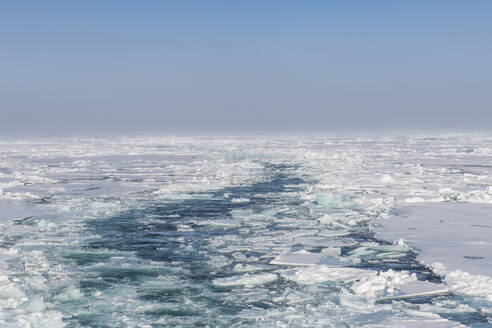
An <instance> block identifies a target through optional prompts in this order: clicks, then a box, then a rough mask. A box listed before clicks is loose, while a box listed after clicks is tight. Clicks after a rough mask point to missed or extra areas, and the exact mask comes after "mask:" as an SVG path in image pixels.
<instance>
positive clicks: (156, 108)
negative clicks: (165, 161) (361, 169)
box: [0, 1, 492, 135]
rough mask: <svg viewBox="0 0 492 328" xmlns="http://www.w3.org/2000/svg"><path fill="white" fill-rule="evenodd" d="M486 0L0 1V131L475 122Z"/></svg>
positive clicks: (479, 116) (485, 48)
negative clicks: (369, 0)
mask: <svg viewBox="0 0 492 328" xmlns="http://www.w3.org/2000/svg"><path fill="white" fill-rule="evenodd" d="M491 9H492V2H489V1H474V2H462V1H433V2H426V1H412V2H392V1H371V2H363V1H350V2H343V3H342V2H321V1H313V2H303V3H300V2H293V1H286V2H276V1H273V2H268V3H266V2H260V1H251V2H247V3H238V2H227V1H208V2H193V1H190V2H168V3H161V2H157V1H149V2H145V3H132V2H125V1H122V2H119V1H118V2H117V1H108V2H104V3H98V2H91V1H88V2H72V3H66V2H61V1H54V2H49V3H39V2H29V1H27V2H12V3H3V4H1V5H0V12H1V14H0V15H1V19H0V35H1V38H2V49H3V51H2V52H0V70H1V71H2V75H1V77H0V114H1V116H2V119H1V120H0V135H9V134H10V135H17V134H21V135H25V134H36V135H37V134H40V135H66V134H84V133H88V134H122V133H206V132H213V133H230V132H238V133H248V132H258V133H260V132H261V133H266V132H287V131H294V132H295V131H297V132H300V131H341V130H343V131H348V130H368V131H371V130H399V129H400V130H415V129H417V130H420V129H423V130H429V129H436V130H475V129H477V130H483V129H489V127H490V126H491V125H492V110H491V109H490V104H491V101H492V92H491V90H490V86H491V85H492V65H491V63H490V58H492V38H491V35H492V33H491V32H492V20H491V19H490V18H491V17H490V13H491Z"/></svg>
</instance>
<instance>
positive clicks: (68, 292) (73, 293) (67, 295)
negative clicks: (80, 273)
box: [57, 285, 84, 302]
mask: <svg viewBox="0 0 492 328" xmlns="http://www.w3.org/2000/svg"><path fill="white" fill-rule="evenodd" d="M83 297H84V294H82V292H81V291H80V289H78V288H77V287H75V286H74V285H70V286H68V287H67V288H66V289H65V290H64V291H63V293H61V294H60V295H58V296H57V299H58V300H60V301H62V302H68V301H74V300H79V299H81V298H83Z"/></svg>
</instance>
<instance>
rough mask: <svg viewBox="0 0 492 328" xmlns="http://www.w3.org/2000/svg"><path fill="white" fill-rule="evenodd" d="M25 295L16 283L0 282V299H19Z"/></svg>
mask: <svg viewBox="0 0 492 328" xmlns="http://www.w3.org/2000/svg"><path fill="white" fill-rule="evenodd" d="M24 296H26V295H25V294H24V292H23V291H22V290H21V289H20V288H19V287H17V285H16V284H13V283H9V282H5V281H2V283H1V284H0V299H9V298H15V299H19V298H22V297H24Z"/></svg>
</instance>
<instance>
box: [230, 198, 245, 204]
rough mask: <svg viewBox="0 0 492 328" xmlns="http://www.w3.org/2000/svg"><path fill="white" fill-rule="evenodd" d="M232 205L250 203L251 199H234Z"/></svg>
mask: <svg viewBox="0 0 492 328" xmlns="http://www.w3.org/2000/svg"><path fill="white" fill-rule="evenodd" d="M231 203H249V198H233V199H231Z"/></svg>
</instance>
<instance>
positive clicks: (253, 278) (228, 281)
mask: <svg viewBox="0 0 492 328" xmlns="http://www.w3.org/2000/svg"><path fill="white" fill-rule="evenodd" d="M277 279H278V276H277V275H276V274H273V273H261V274H256V275H250V274H245V275H242V276H234V277H227V278H218V279H215V280H214V281H213V284H214V285H215V286H218V287H233V286H241V285H243V286H245V287H253V286H257V285H264V284H267V283H270V282H273V281H275V280H277Z"/></svg>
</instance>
